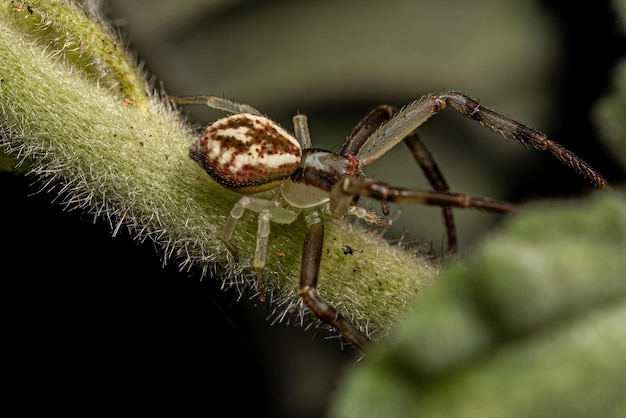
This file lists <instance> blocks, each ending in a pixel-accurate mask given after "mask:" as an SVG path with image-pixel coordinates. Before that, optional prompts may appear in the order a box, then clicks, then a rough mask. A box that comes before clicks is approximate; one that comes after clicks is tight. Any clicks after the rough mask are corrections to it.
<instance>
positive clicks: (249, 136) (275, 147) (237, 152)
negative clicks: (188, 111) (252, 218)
mask: <svg viewBox="0 0 626 418" xmlns="http://www.w3.org/2000/svg"><path fill="white" fill-rule="evenodd" d="M189 155H190V156H191V158H192V159H194V160H195V161H196V162H197V163H198V164H199V165H200V166H201V167H202V168H204V170H205V171H206V172H207V173H208V174H209V175H210V176H211V177H212V178H213V179H214V180H215V181H217V182H218V183H220V184H221V185H222V186H224V187H226V188H229V189H232V190H235V191H237V192H239V193H256V192H260V191H264V190H269V189H271V188H273V187H276V186H277V185H278V184H280V183H281V182H282V181H284V180H285V179H287V178H288V177H289V176H290V175H291V173H293V172H294V171H295V170H296V169H297V168H298V166H299V164H300V160H301V158H302V149H301V147H300V144H299V143H298V141H297V140H296V138H294V137H293V135H291V134H290V133H289V132H287V131H286V130H285V129H283V128H282V127H281V126H280V125H278V124H277V123H276V122H274V121H272V120H270V119H268V118H265V117H262V116H257V115H251V114H246V113H242V114H237V115H231V116H227V117H225V118H222V119H219V120H218V121H216V122H215V123H213V124H212V125H210V126H209V127H208V128H206V130H205V131H204V133H203V134H202V136H201V137H200V138H198V140H197V141H196V143H194V144H193V145H192V147H191V149H190V150H189Z"/></svg>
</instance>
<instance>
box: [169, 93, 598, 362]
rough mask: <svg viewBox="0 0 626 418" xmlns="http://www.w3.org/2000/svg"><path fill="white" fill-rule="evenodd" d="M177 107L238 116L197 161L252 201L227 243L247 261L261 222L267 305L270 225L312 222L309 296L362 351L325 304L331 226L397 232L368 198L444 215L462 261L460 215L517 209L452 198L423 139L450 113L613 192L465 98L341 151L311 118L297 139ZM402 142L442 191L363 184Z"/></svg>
mask: <svg viewBox="0 0 626 418" xmlns="http://www.w3.org/2000/svg"><path fill="white" fill-rule="evenodd" d="M170 99H171V100H172V101H174V102H176V103H179V104H183V105H186V104H205V105H208V106H209V107H211V108H215V109H218V110H222V111H225V112H227V113H229V114H230V115H228V116H226V117H224V118H222V119H219V120H217V121H216V122H214V123H213V124H211V125H210V126H208V127H207V128H206V130H205V131H204V133H203V134H202V135H201V136H200V137H199V138H198V139H197V140H196V141H195V142H194V143H193V145H192V146H191V148H190V150H189V156H190V157H191V158H192V159H193V160H194V161H196V162H197V163H198V164H199V165H200V166H201V167H202V168H203V169H204V170H205V171H206V172H207V173H208V174H209V175H210V176H211V177H212V178H213V179H214V180H216V181H217V182H218V183H219V184H221V185H222V186H224V187H226V188H228V189H230V190H233V191H235V192H237V193H240V194H241V195H242V197H241V198H240V199H239V200H238V201H237V203H236V204H235V205H234V207H233V208H232V210H231V212H230V215H229V217H228V219H227V221H226V224H225V225H224V228H223V230H222V232H221V234H220V237H219V238H220V239H221V240H222V241H223V242H224V244H225V245H226V247H227V248H228V250H229V252H230V253H231V254H232V255H233V256H234V258H235V260H238V252H237V248H236V246H235V245H234V244H233V242H232V237H233V232H234V231H235V228H236V226H237V222H238V220H239V219H240V218H241V216H242V215H243V213H244V212H245V211H246V210H250V211H253V212H257V213H258V233H257V237H256V248H255V253H254V257H253V267H254V269H255V271H256V276H257V281H258V288H259V292H260V299H261V300H264V294H265V283H264V279H263V270H264V268H265V255H266V250H267V244H268V238H269V231H270V222H276V223H281V224H290V223H292V222H294V221H295V220H296V219H297V218H298V217H299V216H300V214H301V213H303V214H304V219H305V222H306V225H307V232H306V235H305V238H304V244H303V249H302V260H301V271H300V291H299V294H300V297H301V298H302V300H303V302H304V304H305V305H306V306H307V307H308V308H309V310H310V311H311V312H312V313H313V314H314V315H316V316H317V317H318V318H319V319H320V320H321V321H323V322H324V323H327V324H329V325H330V326H332V327H334V328H336V329H337V330H338V331H339V332H340V333H341V334H342V335H343V336H344V337H345V338H346V339H347V340H348V341H350V342H351V343H352V344H354V345H355V346H356V347H358V348H359V349H360V350H365V349H366V347H367V345H368V343H369V342H370V339H369V337H368V336H367V335H365V334H364V333H363V332H361V331H360V330H359V329H358V328H357V327H356V326H355V325H353V324H352V323H351V322H350V321H348V320H347V319H345V318H344V317H343V316H342V315H341V313H339V312H338V311H337V310H336V309H335V308H333V307H332V306H330V304H328V303H327V302H326V301H325V300H323V299H322V298H321V297H320V295H319V293H318V291H317V286H318V273H319V268H320V263H321V259H322V244H323V240H324V219H325V218H326V217H333V218H340V217H342V216H347V215H351V216H356V217H358V218H360V219H363V220H364V221H366V222H368V223H371V224H375V225H378V226H380V227H383V228H389V224H388V223H387V222H386V221H385V220H384V219H383V218H382V217H380V216H379V215H377V214H376V213H375V212H373V211H370V210H366V209H364V208H362V207H360V206H358V199H359V197H366V196H367V197H371V198H374V199H377V200H379V201H380V202H381V205H382V213H383V215H387V214H388V213H389V207H388V205H387V202H399V203H412V204H422V205H436V206H440V207H441V210H442V212H443V218H444V223H445V226H446V231H447V242H448V243H447V245H448V251H449V252H451V253H454V252H455V251H456V248H457V237H456V232H455V224H454V219H453V215H452V208H453V207H458V208H475V209H483V210H488V211H494V212H503V213H505V212H511V211H513V210H514V209H515V206H514V205H513V204H511V203H507V202H502V201H497V200H491V199H484V198H477V197H472V196H470V195H466V194H459V193H452V192H450V191H449V187H448V184H447V183H446V181H445V179H444V177H443V175H442V173H441V171H440V170H439V168H438V167H437V164H436V163H435V161H434V159H433V157H432V155H431V154H430V152H429V151H428V149H427V148H426V147H425V146H424V145H423V143H422V142H421V141H420V139H419V137H418V135H417V133H416V132H415V131H416V129H417V128H418V127H419V126H420V125H421V124H422V123H424V122H425V121H426V120H427V119H429V118H430V117H431V116H433V115H435V114H436V113H438V112H439V111H441V110H443V109H444V108H445V107H446V106H451V107H452V108H453V109H455V110H457V111H458V112H460V113H461V114H463V115H464V116H466V117H468V118H469V119H473V120H475V121H478V122H479V123H480V124H481V125H483V126H485V127H487V128H489V129H491V130H492V131H495V132H497V133H500V134H501V135H502V136H504V137H505V138H508V139H513V140H515V141H517V142H519V143H521V144H522V145H525V146H530V147H532V148H535V149H537V150H543V151H549V152H550V153H551V154H552V155H553V156H555V157H556V158H557V159H558V160H560V161H561V162H562V163H564V164H566V165H567V166H569V167H571V168H572V169H574V170H575V171H577V172H578V173H580V174H581V175H583V176H584V177H586V178H587V179H589V180H590V181H591V182H592V183H593V184H594V185H595V186H596V187H598V188H606V187H608V185H607V182H606V180H605V179H604V178H603V177H602V176H601V175H600V174H598V173H597V172H596V171H595V170H594V169H593V168H592V167H591V166H590V165H589V164H587V163H586V162H585V161H583V160H582V159H581V158H579V157H578V156H576V155H575V154H574V153H572V152H571V151H569V150H568V149H566V148H564V147H563V146H561V145H559V144H557V143H555V142H553V141H551V140H549V139H548V138H547V137H546V135H545V134H543V133H542V132H539V131H537V130H535V129H532V128H529V127H527V126H524V125H522V124H520V123H519V122H516V121H514V120H512V119H510V118H508V117H506V116H503V115H500V114H498V113H496V112H494V111H492V110H490V109H487V108H485V107H483V106H481V105H479V104H478V102H477V101H476V100H474V99H472V98H471V97H469V96H466V95H465V94H462V93H458V92H453V91H444V92H442V93H439V94H431V95H427V96H424V97H422V98H421V99H419V100H416V101H414V102H412V103H411V104H409V105H407V106H406V107H404V108H402V109H398V108H395V107H392V106H386V105H383V106H379V107H377V108H375V109H374V110H372V111H371V112H370V113H368V114H367V115H366V116H365V117H364V118H363V119H362V120H361V121H360V122H359V123H358V124H357V125H356V127H355V128H354V129H353V130H352V132H351V133H350V134H349V135H348V137H347V138H346V139H345V141H344V142H343V144H342V146H341V148H340V149H339V151H338V152H332V151H329V150H325V149H319V148H312V146H311V138H310V136H309V129H308V125H307V118H306V116H305V115H302V114H298V115H296V116H294V117H293V125H294V135H292V134H291V133H289V132H288V131H286V130H285V129H283V128H282V127H281V126H279V125H278V124H277V123H276V122H274V121H272V120H271V119H269V118H267V117H265V116H263V115H262V114H261V112H259V111H258V110H256V109H254V108H253V107H250V106H248V105H246V104H239V103H235V102H232V101H229V100H226V99H223V98H219V97H213V96H193V97H171V98H170ZM402 141H404V142H405V143H406V144H407V145H408V147H409V149H410V150H411V153H412V155H413V156H414V158H415V160H416V161H417V163H418V164H419V166H420V167H421V169H422V170H423V172H424V173H425V176H426V178H427V179H428V181H429V182H430V184H431V185H432V187H433V190H432V191H429V190H418V189H407V188H398V187H392V186H390V185H388V184H386V183H383V182H380V181H377V180H375V179H371V178H367V177H365V176H364V175H363V173H362V171H361V169H362V168H364V167H366V166H368V165H370V164H371V163H373V162H374V161H376V160H378V159H379V158H380V157H381V156H383V155H384V154H385V153H386V152H387V151H389V150H390V149H391V148H393V147H394V146H396V145H397V144H398V143H400V142H402Z"/></svg>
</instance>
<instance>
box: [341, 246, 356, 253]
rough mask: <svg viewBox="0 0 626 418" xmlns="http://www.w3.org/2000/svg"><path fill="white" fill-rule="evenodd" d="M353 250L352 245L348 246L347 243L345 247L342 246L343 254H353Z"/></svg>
mask: <svg viewBox="0 0 626 418" xmlns="http://www.w3.org/2000/svg"><path fill="white" fill-rule="evenodd" d="M353 254H354V251H353V250H352V247H350V246H349V245H346V246H345V247H343V255H353Z"/></svg>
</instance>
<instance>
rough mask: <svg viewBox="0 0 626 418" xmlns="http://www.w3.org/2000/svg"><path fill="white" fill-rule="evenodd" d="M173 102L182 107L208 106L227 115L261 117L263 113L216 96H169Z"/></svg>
mask: <svg viewBox="0 0 626 418" xmlns="http://www.w3.org/2000/svg"><path fill="white" fill-rule="evenodd" d="M167 99H168V100H169V101H171V102H174V103H177V104H180V105H206V106H209V107H210V108H212V109H216V110H222V111H224V112H226V113H232V114H236V113H249V114H251V115H261V112H259V111H258V110H256V109H255V108H253V107H252V106H248V105H247V104H243V103H235V102H232V101H230V100H228V99H224V98H221V97H216V96H167Z"/></svg>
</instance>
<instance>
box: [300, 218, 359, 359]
mask: <svg viewBox="0 0 626 418" xmlns="http://www.w3.org/2000/svg"><path fill="white" fill-rule="evenodd" d="M306 219H307V225H308V230H307V233H306V236H305V237H304V245H303V247H302V261H301V266H300V297H301V298H302V301H303V302H304V304H305V305H306V306H307V307H308V308H309V310H310V311H311V312H313V313H314V314H315V316H317V317H318V318H319V319H320V320H322V321H323V322H325V323H327V324H329V325H331V326H333V327H335V328H336V329H337V330H338V331H339V332H340V333H341V334H342V335H343V336H344V337H345V338H346V339H347V340H348V341H350V342H351V343H352V344H354V345H355V346H356V347H357V348H358V349H360V350H361V351H365V349H366V346H367V344H368V343H369V342H370V339H369V338H368V337H367V336H366V335H365V334H363V333H362V332H361V331H359V330H358V329H357V328H356V327H355V326H354V325H352V323H351V322H350V321H348V320H347V319H346V318H344V317H343V316H342V315H341V314H340V313H339V312H338V311H337V310H336V309H335V308H333V307H332V306H330V305H329V304H328V302H326V301H325V300H324V299H322V298H321V297H320V295H319V293H318V292H317V281H318V276H319V270H320V265H321V261H322V246H323V244H324V221H323V219H322V218H321V216H320V214H319V212H317V211H314V212H312V213H310V214H309V215H308V216H307V218H306Z"/></svg>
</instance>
